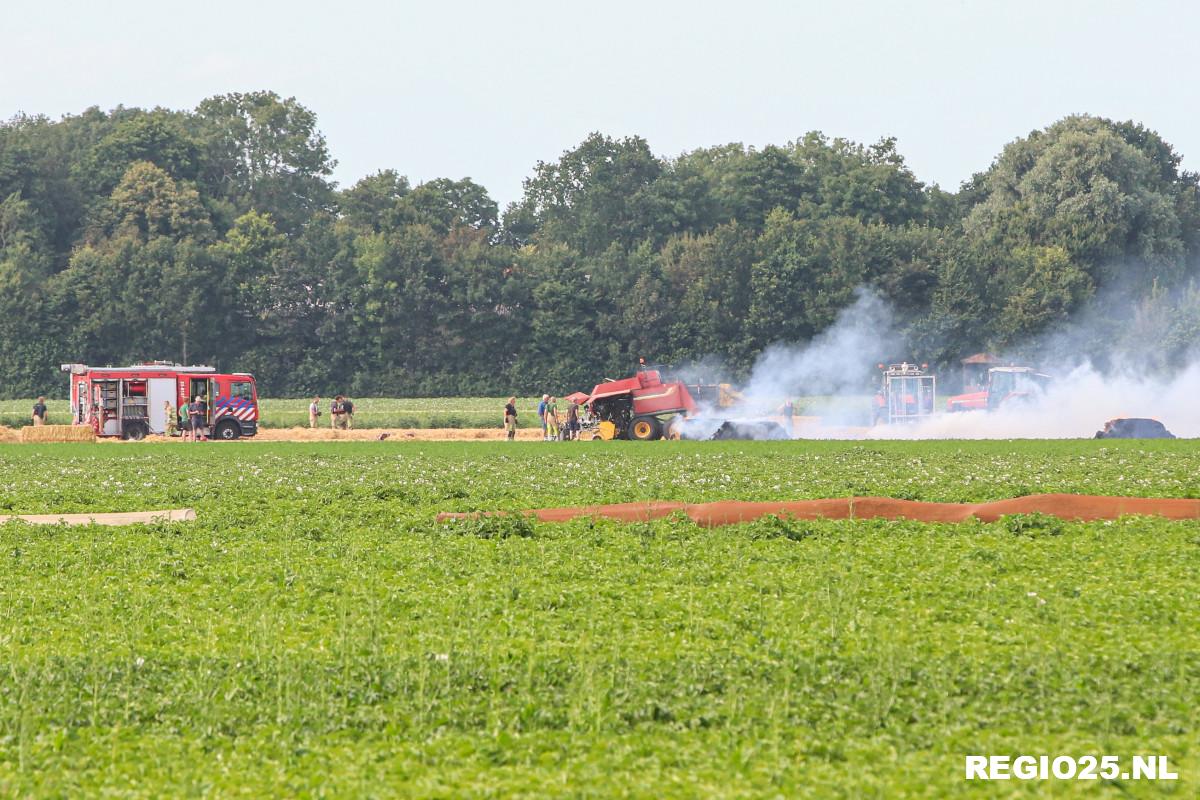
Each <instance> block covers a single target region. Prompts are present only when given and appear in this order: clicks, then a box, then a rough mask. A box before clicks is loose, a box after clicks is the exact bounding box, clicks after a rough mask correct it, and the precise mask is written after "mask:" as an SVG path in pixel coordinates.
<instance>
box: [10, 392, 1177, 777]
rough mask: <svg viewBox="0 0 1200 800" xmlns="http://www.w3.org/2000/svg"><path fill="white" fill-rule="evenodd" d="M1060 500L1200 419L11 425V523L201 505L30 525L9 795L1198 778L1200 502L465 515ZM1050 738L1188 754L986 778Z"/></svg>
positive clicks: (1151, 453)
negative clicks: (960, 428)
mask: <svg viewBox="0 0 1200 800" xmlns="http://www.w3.org/2000/svg"><path fill="white" fill-rule="evenodd" d="M489 402H490V401H489ZM488 413H490V409H488ZM1051 491H1053V492H1078V493H1095V494H1128V495H1140V496H1153V497H1160V496H1162V497H1198V496H1200V447H1197V445H1196V443H1195V442H1192V441H1184V440H1180V441H1167V442H1136V441H1135V442H1094V441H1057V442H890V443H869V444H862V443H857V444H856V443H845V442H806V441H794V442H781V443H749V442H727V443H694V442H659V443H652V444H645V445H640V444H635V443H620V442H603V443H540V442H539V443H512V444H510V443H503V442H497V443H459V442H444V443H442V442H438V443H425V442H421V443H417V442H390V441H389V442H369V443H351V442H330V443H286V444H285V443H280V444H268V443H261V442H240V443H232V444H210V445H202V444H185V443H169V444H163V445H160V446H155V447H148V446H138V445H42V446H19V445H9V446H0V514H12V513H38V512H54V513H58V512H63V513H65V512H76V511H95V512H100V511H125V510H146V509H160V508H176V507H184V506H188V507H192V508H194V509H196V511H197V514H198V519H197V520H196V521H195V522H191V523H177V524H174V525H168V524H155V525H148V526H129V527H122V528H104V527H98V526H86V527H76V528H69V527H65V526H33V525H27V524H25V523H21V522H9V523H7V524H3V525H0V796H3V797H9V796H14V797H25V796H32V797H94V796H113V797H118V796H119V797H146V798H157V797H167V796H203V797H266V796H288V797H418V798H421V797H428V798H435V797H437V798H442V797H481V798H482V797H589V798H592V797H594V798H611V797H639V798H668V797H680V798H690V797H745V798H759V797H787V798H792V797H811V798H831V797H832V798H838V797H844V798H860V797H867V798H926V797H951V796H970V797H1043V796H1077V797H1114V798H1115V797H1181V798H1182V797H1195V796H1196V795H1197V787H1198V786H1200V783H1198V782H1200V735H1198V731H1200V704H1198V703H1197V699H1198V698H1200V605H1198V603H1197V601H1198V599H1200V596H1198V595H1200V592H1198V587H1200V522H1198V521H1190V522H1168V521H1163V520H1158V519H1150V518H1125V519H1122V520H1118V521H1113V522H1097V523H1068V522H1062V521H1059V520H1056V519H1053V518H1047V517H1040V516H1033V517H1010V518H1005V519H1003V520H1001V521H1000V522H996V523H993V524H982V523H965V524H960V525H929V524H919V523H912V522H888V521H825V522H811V521H803V522H802V521H796V520H777V519H773V518H772V519H764V520H760V521H758V522H755V523H749V524H743V525H737V526H729V527H725V528H715V529H705V528H700V527H697V526H695V525H693V524H691V523H690V522H687V521H685V520H680V519H668V520H661V521H657V522H654V523H649V524H629V525H626V524H619V523H615V522H607V521H595V522H593V521H589V520H577V521H575V522H571V523H566V524H541V523H533V522H529V521H526V520H524V519H522V518H519V517H506V518H490V519H478V520H472V521H466V522H459V523H449V524H438V523H436V522H435V521H434V517H435V515H436V514H437V512H439V511H447V510H453V511H460V510H476V509H509V510H516V509H522V508H536V507H542V506H557V505H568V504H585V503H586V504H592V503H607V502H624V501H631V500H648V499H664V500H687V501H697V502H700V501H709V500H719V499H744V500H771V499H804V498H817V497H836V496H845V495H885V496H890V497H900V498H909V499H919V500H939V501H968V500H990V499H999V498H1005V497H1011V496H1015V495H1020V494H1026V493H1033V492H1051ZM1025 753H1028V754H1033V755H1041V754H1048V755H1051V756H1054V755H1060V754H1066V755H1074V756H1082V755H1088V754H1095V755H1097V756H1099V755H1101V754H1114V755H1119V756H1121V757H1122V759H1123V760H1127V759H1129V758H1131V757H1132V756H1134V755H1141V754H1155V755H1158V754H1161V755H1166V756H1168V757H1169V759H1170V763H1171V766H1172V768H1173V769H1174V770H1175V771H1177V772H1178V773H1179V778H1178V780H1174V781H1155V782H1151V781H1132V780H1120V779H1117V780H1114V781H1047V782H1039V781H1030V782H1022V781H1007V782H998V783H980V782H967V781H965V780H964V777H963V776H964V757H965V756H966V755H969V754H1012V755H1018V754H1025Z"/></svg>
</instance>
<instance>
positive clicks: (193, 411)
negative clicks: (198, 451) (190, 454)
mask: <svg viewBox="0 0 1200 800" xmlns="http://www.w3.org/2000/svg"><path fill="white" fill-rule="evenodd" d="M206 405H207V404H206V403H204V401H203V400H201V399H200V395H198V394H197V395H192V402H190V403H188V421H189V422H190V423H191V426H190V427H191V429H192V441H193V442H201V441H204V410H205V406H206Z"/></svg>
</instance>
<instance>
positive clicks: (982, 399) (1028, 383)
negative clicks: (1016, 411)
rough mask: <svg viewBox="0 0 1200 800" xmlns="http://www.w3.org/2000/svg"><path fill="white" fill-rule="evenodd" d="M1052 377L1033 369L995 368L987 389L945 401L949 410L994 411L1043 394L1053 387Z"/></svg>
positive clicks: (989, 377) (989, 371)
mask: <svg viewBox="0 0 1200 800" xmlns="http://www.w3.org/2000/svg"><path fill="white" fill-rule="evenodd" d="M1050 380H1051V378H1050V376H1049V375H1044V374H1042V373H1040V372H1038V371H1037V370H1035V369H1034V368H1033V367H992V368H991V369H989V370H988V381H987V386H985V387H984V388H983V389H981V390H979V391H977V392H967V393H966V394H958V395H955V396H954V397H951V398H949V399H948V400H947V401H946V410H947V411H976V410H988V411H995V410H996V409H997V408H1001V407H1003V406H1006V405H1008V404H1010V403H1014V402H1021V401H1022V400H1028V399H1030V398H1031V397H1034V396H1036V395H1039V394H1041V393H1042V392H1044V391H1045V390H1046V387H1047V386H1048V385H1049V384H1050Z"/></svg>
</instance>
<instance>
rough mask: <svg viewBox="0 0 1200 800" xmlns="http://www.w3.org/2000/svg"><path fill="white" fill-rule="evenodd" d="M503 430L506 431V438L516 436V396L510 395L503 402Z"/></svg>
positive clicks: (510, 439)
mask: <svg viewBox="0 0 1200 800" xmlns="http://www.w3.org/2000/svg"><path fill="white" fill-rule="evenodd" d="M504 430H506V431H508V440H509V441H510V442H511V441H512V440H513V439H515V438H517V398H515V397H510V398H508V402H507V403H505V404H504Z"/></svg>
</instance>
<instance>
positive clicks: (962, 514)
mask: <svg viewBox="0 0 1200 800" xmlns="http://www.w3.org/2000/svg"><path fill="white" fill-rule="evenodd" d="M490 513H492V514H499V515H501V516H503V513H504V512H490ZM524 513H525V514H528V515H530V516H532V517H534V518H536V519H537V520H539V521H540V522H565V521H567V520H571V519H576V518H579V517H603V518H605V519H614V520H618V521H621V522H644V521H647V520H651V519H661V518H662V517H667V516H670V515H671V514H675V513H682V514H684V515H686V516H687V517H689V518H690V519H691V520H692V521H693V522H695V523H696V524H697V525H702V526H704V527H706V528H711V527H715V526H718V525H733V524H737V523H739V522H750V521H751V520H756V519H759V518H760V517H765V516H778V517H792V518H795V519H911V520H916V521H919V522H965V521H966V520H969V519H972V518H975V519H979V520H981V521H983V522H995V521H996V520H998V519H1000V517H1002V516H1004V515H1006V514H1034V513H1038V514H1048V515H1050V516H1055V517H1060V518H1061V519H1070V520H1076V519H1077V520H1100V519H1117V518H1119V517H1122V516H1125V515H1127V514H1137V515H1144V516H1156V517H1166V518H1167V519H1200V500H1194V499H1185V498H1167V497H1106V496H1097V495H1082V494H1034V495H1026V496H1024V497H1014V498H1012V499H1010V500H993V501H991V502H988V503H926V502H918V501H915V500H896V499H893V498H890V497H835V498H829V499H825V500H795V501H790V502H780V501H775V502H759V503H750V502H741V501H737V500H720V501H717V502H715V503H699V504H695V505H693V504H688V503H675V502H662V501H650V502H646V503H618V504H615V505H607V506H567V507H563V508H539V509H535V510H530V511H526V512H524ZM484 515H485V516H487V515H490V514H489V512H484ZM475 516H479V513H478V512H469V513H442V514H438V516H437V519H438V522H445V521H449V520H454V519H465V518H470V517H475Z"/></svg>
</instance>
